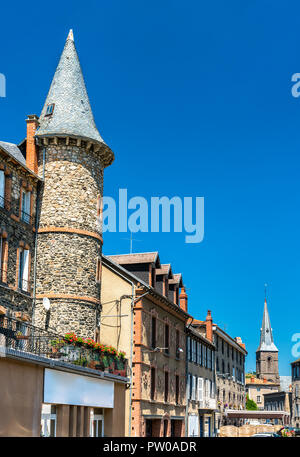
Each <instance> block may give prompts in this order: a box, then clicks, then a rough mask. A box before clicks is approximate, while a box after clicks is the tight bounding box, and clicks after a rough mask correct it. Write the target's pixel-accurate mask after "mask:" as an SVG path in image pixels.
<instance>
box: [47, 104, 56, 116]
mask: <svg viewBox="0 0 300 457" xmlns="http://www.w3.org/2000/svg"><path fill="white" fill-rule="evenodd" d="M54 106H55V103H51V104H50V105H47V108H46V114H45V116H51V115H52V114H53V111H54Z"/></svg>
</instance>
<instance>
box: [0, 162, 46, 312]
mask: <svg viewBox="0 0 300 457" xmlns="http://www.w3.org/2000/svg"><path fill="white" fill-rule="evenodd" d="M0 169H2V170H4V172H5V176H6V178H5V179H6V184H5V202H4V207H2V206H1V207H0V236H1V237H2V242H3V257H2V271H1V272H0V273H1V275H0V277H1V281H0V299H1V305H2V306H3V307H4V308H5V314H6V315H10V316H14V313H15V312H20V311H25V312H26V313H27V315H28V316H29V317H31V311H32V291H33V271H34V246H35V213H36V196H37V179H36V178H34V177H32V176H31V175H30V173H29V172H27V171H26V170H25V169H23V168H21V167H20V166H17V165H16V164H14V163H13V162H12V161H9V158H8V157H7V156H6V155H4V154H3V155H2V154H1V155H0ZM22 189H26V190H30V191H31V219H30V220H28V223H27V222H25V221H23V220H22V217H21V190H22ZM21 247H25V248H26V249H29V251H30V257H29V260H30V263H29V284H28V291H22V290H20V289H19V284H18V268H19V265H18V254H19V250H20V248H21ZM0 269H1V266H0Z"/></svg>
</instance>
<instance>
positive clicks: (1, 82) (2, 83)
mask: <svg viewBox="0 0 300 457" xmlns="http://www.w3.org/2000/svg"><path fill="white" fill-rule="evenodd" d="M0 97H3V98H4V97H6V78H5V75H3V74H2V73H0Z"/></svg>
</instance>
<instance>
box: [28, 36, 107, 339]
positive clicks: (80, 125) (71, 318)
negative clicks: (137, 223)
mask: <svg viewBox="0 0 300 457" xmlns="http://www.w3.org/2000/svg"><path fill="white" fill-rule="evenodd" d="M36 139H37V142H38V145H39V148H38V149H39V151H38V172H39V175H40V176H41V177H43V178H44V184H43V186H42V189H41V192H40V199H39V212H38V214H39V217H38V237H37V268H36V305H35V311H34V322H35V324H36V325H39V326H42V327H44V326H46V328H48V329H49V330H55V331H56V332H58V333H60V334H62V333H65V332H68V331H75V332H76V333H77V334H78V335H81V336H89V337H91V338H95V337H97V331H96V329H97V328H98V325H99V313H100V278H101V253H102V232H101V226H100V225H99V220H98V219H99V218H98V216H99V213H100V204H101V203H100V202H101V197H102V194H103V170H104V168H105V167H107V166H108V165H110V164H111V163H112V162H113V160H114V154H113V152H112V151H111V150H110V148H109V147H108V146H107V145H106V144H105V143H104V141H103V140H102V138H101V136H100V134H99V132H98V130H97V127H96V125H95V122H94V118H93V114H92V110H91V106H90V102H89V98H88V95H87V91H86V87H85V83H84V79H83V75H82V71H81V67H80V63H79V59H78V55H77V52H76V48H75V44H74V38H73V32H72V30H71V31H70V33H69V35H68V38H67V41H66V44H65V47H64V50H63V53H62V55H61V58H60V61H59V64H58V67H57V69H56V72H55V75H54V78H53V81H52V84H51V87H50V90H49V92H48V96H47V99H46V102H45V104H44V107H43V110H42V112H41V115H40V118H39V126H38V129H37V131H36ZM45 297H47V298H48V299H49V300H50V310H49V311H46V310H45V308H44V306H43V299H44V298H45Z"/></svg>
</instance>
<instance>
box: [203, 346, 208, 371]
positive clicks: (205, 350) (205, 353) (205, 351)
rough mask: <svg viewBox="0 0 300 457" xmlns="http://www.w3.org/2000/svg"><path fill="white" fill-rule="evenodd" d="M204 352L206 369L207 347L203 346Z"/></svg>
mask: <svg viewBox="0 0 300 457" xmlns="http://www.w3.org/2000/svg"><path fill="white" fill-rule="evenodd" d="M203 351H204V366H205V367H206V368H207V346H203Z"/></svg>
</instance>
